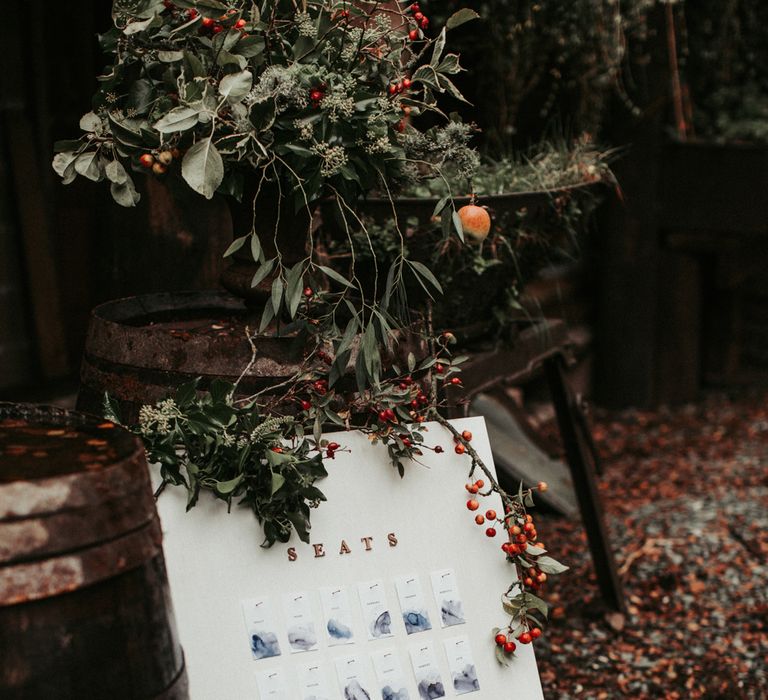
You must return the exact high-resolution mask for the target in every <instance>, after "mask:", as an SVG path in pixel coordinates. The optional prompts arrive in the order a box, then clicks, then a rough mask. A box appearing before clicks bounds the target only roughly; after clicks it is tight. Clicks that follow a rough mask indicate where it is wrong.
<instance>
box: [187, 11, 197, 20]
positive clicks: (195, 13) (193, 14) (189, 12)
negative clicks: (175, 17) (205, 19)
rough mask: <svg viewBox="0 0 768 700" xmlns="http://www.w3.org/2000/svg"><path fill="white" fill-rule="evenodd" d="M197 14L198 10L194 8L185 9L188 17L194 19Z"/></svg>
mask: <svg viewBox="0 0 768 700" xmlns="http://www.w3.org/2000/svg"><path fill="white" fill-rule="evenodd" d="M198 14H199V13H198V11H197V10H195V9H194V8H193V9H191V10H187V18H188V19H195V18H196V17H197V15H198Z"/></svg>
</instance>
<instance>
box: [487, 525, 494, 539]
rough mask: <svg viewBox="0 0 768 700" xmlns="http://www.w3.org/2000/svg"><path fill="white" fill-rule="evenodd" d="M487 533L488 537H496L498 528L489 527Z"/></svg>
mask: <svg viewBox="0 0 768 700" xmlns="http://www.w3.org/2000/svg"><path fill="white" fill-rule="evenodd" d="M485 534H486V536H487V537H496V528H495V527H489V528H488V529H487V530H486V531H485Z"/></svg>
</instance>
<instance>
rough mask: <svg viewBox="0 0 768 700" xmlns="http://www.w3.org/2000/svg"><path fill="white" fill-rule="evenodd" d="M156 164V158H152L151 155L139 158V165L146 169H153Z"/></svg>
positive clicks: (145, 154)
mask: <svg viewBox="0 0 768 700" xmlns="http://www.w3.org/2000/svg"><path fill="white" fill-rule="evenodd" d="M154 162H155V158H154V156H152V155H151V154H149V153H142V154H141V155H140V156H139V163H141V165H142V166H143V167H145V168H151V167H152V165H153V164H154Z"/></svg>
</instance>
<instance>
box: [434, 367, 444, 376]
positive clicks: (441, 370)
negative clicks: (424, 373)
mask: <svg viewBox="0 0 768 700" xmlns="http://www.w3.org/2000/svg"><path fill="white" fill-rule="evenodd" d="M444 371H445V367H443V366H442V365H435V372H437V373H438V374H442V373H443V372H444Z"/></svg>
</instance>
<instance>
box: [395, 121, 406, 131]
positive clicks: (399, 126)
mask: <svg viewBox="0 0 768 700" xmlns="http://www.w3.org/2000/svg"><path fill="white" fill-rule="evenodd" d="M395 131H397V132H399V133H401V134H402V133H403V132H404V131H405V121H404V120H402V119H401V120H400V121H399V122H397V124H395Z"/></svg>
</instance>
